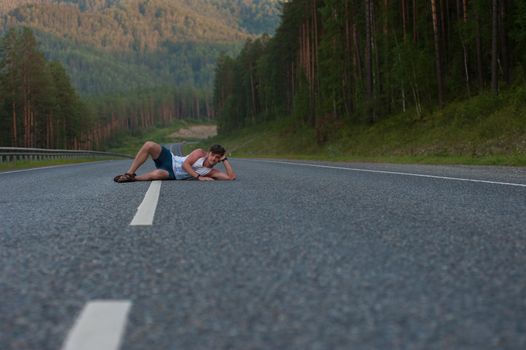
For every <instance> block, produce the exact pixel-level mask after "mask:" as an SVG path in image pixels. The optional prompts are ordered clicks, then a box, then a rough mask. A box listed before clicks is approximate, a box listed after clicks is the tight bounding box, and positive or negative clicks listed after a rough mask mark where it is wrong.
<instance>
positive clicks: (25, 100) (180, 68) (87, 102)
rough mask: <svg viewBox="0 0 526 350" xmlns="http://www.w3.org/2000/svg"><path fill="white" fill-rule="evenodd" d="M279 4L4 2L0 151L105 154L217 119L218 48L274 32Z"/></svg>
mask: <svg viewBox="0 0 526 350" xmlns="http://www.w3.org/2000/svg"><path fill="white" fill-rule="evenodd" d="M275 3H276V1H274V0H265V1H256V2H252V1H241V0H236V1H226V0H225V1H209V0H195V1H187V0H178V1H171V0H126V1H121V0H5V1H1V2H0V146H16V147H45V148H83V149H101V148H104V147H105V145H106V144H108V142H110V141H111V140H112V139H113V138H114V137H115V136H116V135H119V134H123V133H130V132H135V131H140V130H144V129H147V128H150V127H154V126H159V125H165V124H167V123H169V122H171V121H173V120H175V119H182V118H184V119H212V118H213V117H214V110H213V99H212V93H211V86H212V83H213V74H214V67H215V63H216V58H217V57H218V55H219V53H220V52H229V53H234V52H238V51H239V48H240V47H241V44H242V41H243V40H245V39H246V38H249V37H252V36H253V33H254V34H257V33H259V32H260V31H262V30H265V29H268V28H271V27H272V28H275V24H274V23H273V21H277V20H279V18H278V17H277V13H276V10H277V7H276V6H275Z"/></svg>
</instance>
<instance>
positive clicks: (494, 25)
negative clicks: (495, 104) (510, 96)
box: [491, 0, 499, 95]
mask: <svg viewBox="0 0 526 350" xmlns="http://www.w3.org/2000/svg"><path fill="white" fill-rule="evenodd" d="M498 8H499V7H498V0H493V1H492V21H491V91H492V92H493V94H495V95H498V93H499V77H498V70H497V59H498V54H499V53H498V48H497V47H498V42H497V37H498Z"/></svg>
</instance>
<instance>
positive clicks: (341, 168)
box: [258, 160, 526, 187]
mask: <svg viewBox="0 0 526 350" xmlns="http://www.w3.org/2000/svg"><path fill="white" fill-rule="evenodd" d="M258 161H260V162H266V163H276V164H292V165H300V166H310V167H316V168H328V169H340V170H349V171H361V172H368V173H380V174H393V175H403V176H418V177H428V178H433V179H442V180H454V181H469V182H479V183H487V184H494V185H506V186H517V187H526V184H518V183H511V182H499V181H487V180H476V179H464V178H460V177H449V176H437V175H426V174H414V173H403V172H397V171H385V170H370V169H359V168H346V167H339V166H330V165H318V164H308V163H296V162H284V161H273V160H258Z"/></svg>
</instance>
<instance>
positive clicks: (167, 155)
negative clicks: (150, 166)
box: [153, 146, 175, 180]
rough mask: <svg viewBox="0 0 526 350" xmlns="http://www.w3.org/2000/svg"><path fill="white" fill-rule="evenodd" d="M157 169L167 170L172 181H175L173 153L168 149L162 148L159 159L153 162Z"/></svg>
mask: <svg viewBox="0 0 526 350" xmlns="http://www.w3.org/2000/svg"><path fill="white" fill-rule="evenodd" d="M153 161H154V162H155V167H156V168H157V169H162V170H166V171H167V172H168V174H170V180H175V174H174V169H173V165H172V152H170V151H169V150H168V148H166V147H164V146H161V154H160V155H159V158H157V159H154V160H153Z"/></svg>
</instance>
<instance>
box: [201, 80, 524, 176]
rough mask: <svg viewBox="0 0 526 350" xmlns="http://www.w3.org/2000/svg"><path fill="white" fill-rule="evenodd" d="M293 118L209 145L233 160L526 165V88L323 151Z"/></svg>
mask: <svg viewBox="0 0 526 350" xmlns="http://www.w3.org/2000/svg"><path fill="white" fill-rule="evenodd" d="M315 139H316V130H315V128H312V127H309V126H307V125H304V126H298V124H297V123H296V121H295V120H294V119H293V118H282V119H279V120H276V121H272V122H263V123H260V124H257V125H254V126H251V127H247V128H244V129H242V130H237V131H232V132H230V133H227V134H223V135H219V136H217V137H215V138H213V139H209V140H206V141H205V142H203V143H202V144H200V145H199V146H200V147H207V145H209V144H212V143H220V144H223V145H224V146H225V147H226V148H227V149H228V150H229V152H231V153H232V156H234V157H278V158H291V159H317V160H332V161H367V162H380V161H381V162H394V163H418V162H419V163H431V164H437V163H438V164H455V163H458V164H489V165H518V166H526V89H525V88H524V87H523V88H515V89H512V90H510V91H507V92H506V93H503V94H501V95H500V96H492V95H489V94H483V95H481V96H477V97H473V98H471V99H468V100H466V101H462V102H454V103H451V104H449V105H448V106H446V107H445V108H444V109H442V110H436V111H433V112H426V113H425V114H424V115H423V116H421V117H418V116H417V115H416V113H415V110H414V109H411V110H408V111H406V112H404V113H400V114H397V115H393V116H391V117H390V118H388V119H383V120H381V121H379V122H377V123H375V124H372V125H371V124H359V125H351V126H341V127H340V128H338V129H333V130H332V131H331V134H330V138H329V140H328V141H327V142H326V143H324V144H323V145H318V144H317V143H316V142H315Z"/></svg>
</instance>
